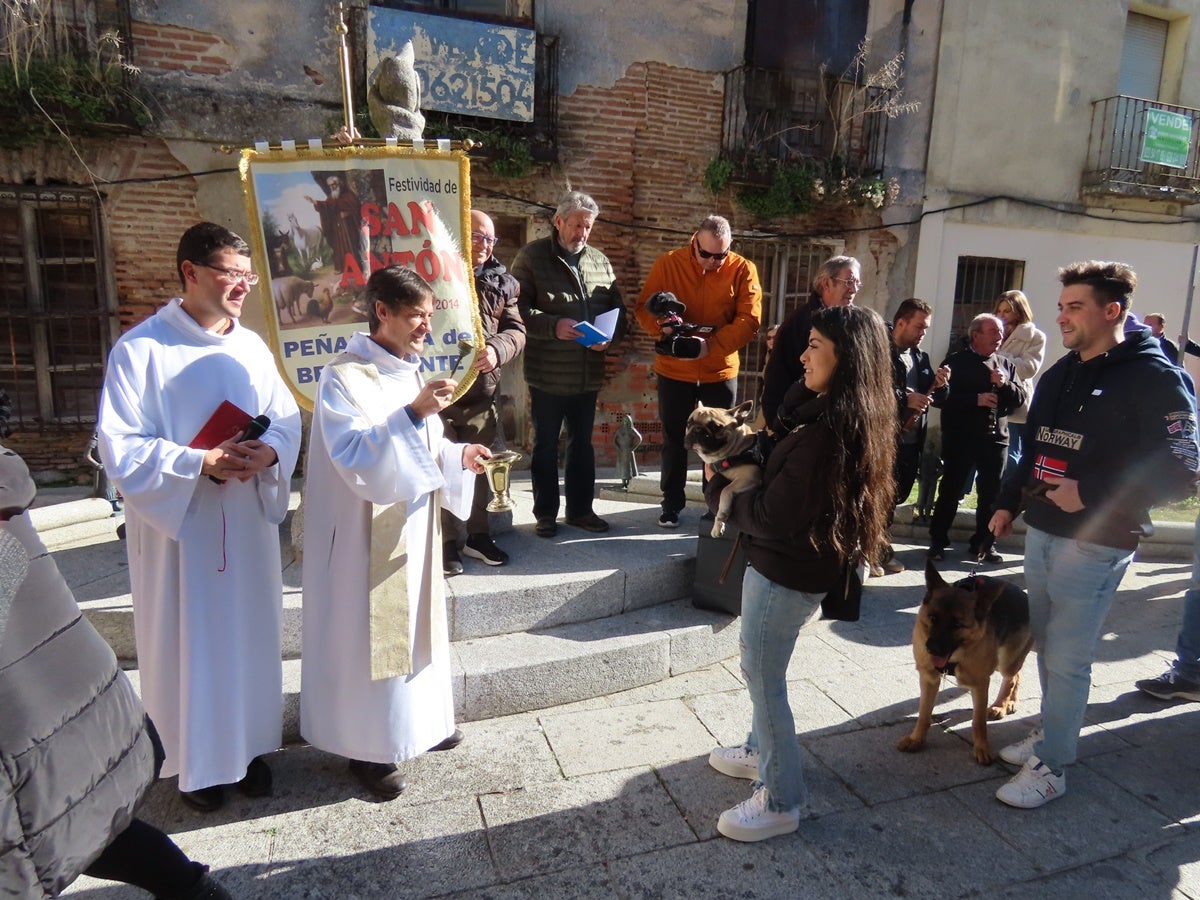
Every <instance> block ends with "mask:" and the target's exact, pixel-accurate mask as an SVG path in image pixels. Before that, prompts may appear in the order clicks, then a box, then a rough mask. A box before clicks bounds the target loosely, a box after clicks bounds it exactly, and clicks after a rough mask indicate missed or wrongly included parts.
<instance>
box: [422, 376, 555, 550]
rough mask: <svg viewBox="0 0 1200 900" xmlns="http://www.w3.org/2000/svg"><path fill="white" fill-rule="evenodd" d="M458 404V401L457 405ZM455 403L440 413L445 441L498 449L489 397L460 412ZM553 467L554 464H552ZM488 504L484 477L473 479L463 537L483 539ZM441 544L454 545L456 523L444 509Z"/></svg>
mask: <svg viewBox="0 0 1200 900" xmlns="http://www.w3.org/2000/svg"><path fill="white" fill-rule="evenodd" d="M460 403H461V401H460ZM459 405H460V404H459V403H456V404H454V405H453V406H448V407H446V409H444V410H442V412H441V413H440V415H441V417H442V423H443V425H444V426H445V429H446V437H447V438H449V439H450V440H452V441H454V442H455V443H459V444H483V445H484V446H486V447H488V448H489V449H491V450H496V449H498V448H497V447H496V444H497V443H500V444H503V443H504V442H503V441H499V442H497V441H496V435H497V434H498V433H499V430H500V429H499V423H498V422H497V421H496V411H495V410H496V407H495V406H494V404H493V402H492V398H491V397H480V398H479V399H478V400H476V401H475V402H474V403H472V404H470V405H469V406H463V407H462V408H461V409H460V408H458V407H459ZM556 465H557V463H556ZM491 500H492V489H491V486H490V485H489V484H488V480H487V475H476V476H475V494H474V496H473V497H472V500H471V513H470V516H469V517H468V518H467V536H468V537H474V536H476V535H483V536H485V537H486V536H487V534H488V512H487V505H488V504H489V503H490V502H491ZM441 517H442V540H443V541H455V542H457V541H458V531H459V527H460V524H461V523H460V522H459V520H458V518H457V517H456V516H455V515H454V513H452V512H450V511H449V510H448V509H443V510H442V511H441Z"/></svg>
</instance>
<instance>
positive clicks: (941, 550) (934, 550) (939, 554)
mask: <svg viewBox="0 0 1200 900" xmlns="http://www.w3.org/2000/svg"><path fill="white" fill-rule="evenodd" d="M925 556H926V557H927V558H929V559H932V560H933V561H934V562H941V561H942V560H944V559H945V558H946V548H945V547H930V548H929V549H928V550H926V551H925Z"/></svg>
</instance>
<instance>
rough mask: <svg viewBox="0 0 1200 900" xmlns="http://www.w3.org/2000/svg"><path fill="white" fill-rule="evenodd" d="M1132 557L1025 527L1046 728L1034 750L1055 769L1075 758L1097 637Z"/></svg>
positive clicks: (1027, 575)
mask: <svg viewBox="0 0 1200 900" xmlns="http://www.w3.org/2000/svg"><path fill="white" fill-rule="evenodd" d="M1132 559H1133V551H1132V550H1121V549H1118V548H1116V547H1104V546H1101V545H1100V544H1091V543H1088V542H1086V541H1077V540H1075V539H1074V538H1064V537H1055V536H1054V535H1051V534H1047V533H1046V532H1044V531H1039V530H1038V529H1036V528H1030V529H1029V531H1028V533H1027V534H1026V535H1025V587H1026V590H1027V591H1028V592H1029V624H1030V627H1031V628H1032V630H1033V642H1034V647H1035V648H1036V649H1037V652H1038V677H1039V678H1040V679H1041V683H1042V728H1043V729H1045V732H1046V735H1045V737H1044V738H1043V739H1042V740H1041V741H1039V742H1038V743H1037V744H1035V745H1034V748H1033V752H1034V753H1035V754H1037V756H1038V758H1039V759H1041V760H1042V761H1043V762H1044V763H1046V765H1048V766H1050V768H1052V769H1054V770H1056V771H1061V770H1062V767H1063V766H1065V765H1067V764H1068V763H1073V762H1074V761H1075V750H1076V747H1077V745H1078V743H1079V730H1080V729H1081V728H1082V727H1083V714H1084V711H1085V710H1086V709H1087V701H1088V692H1089V690H1090V689H1091V686H1092V657H1093V654H1094V653H1095V649H1096V641H1098V640H1099V639H1100V629H1101V628H1102V627H1103V626H1104V619H1105V617H1106V616H1107V615H1108V610H1109V607H1111V606H1112V601H1113V597H1114V596H1115V595H1116V593H1117V587H1118V586H1119V585H1120V584H1121V579H1122V578H1123V577H1124V575H1125V570H1126V569H1127V568H1129V563H1130V561H1131V560H1132Z"/></svg>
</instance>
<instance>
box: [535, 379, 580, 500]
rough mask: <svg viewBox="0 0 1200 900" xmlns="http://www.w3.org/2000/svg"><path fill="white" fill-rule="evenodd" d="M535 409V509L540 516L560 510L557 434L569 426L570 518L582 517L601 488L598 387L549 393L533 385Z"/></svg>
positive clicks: (567, 474)
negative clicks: (596, 444) (595, 441)
mask: <svg viewBox="0 0 1200 900" xmlns="http://www.w3.org/2000/svg"><path fill="white" fill-rule="evenodd" d="M529 409H530V412H531V413H532V415H533V454H532V457H531V459H530V463H529V477H530V481H531V483H532V485H533V515H534V518H536V519H554V518H557V516H558V434H559V432H560V431H562V428H563V425H564V423H565V424H566V426H567V459H566V463H565V464H564V466H563V482H564V484H565V488H566V495H567V518H568V519H577V518H580V517H581V516H586V515H587V514H588V513H590V512H591V511H592V500H593V498H594V495H595V491H596V453H595V451H594V450H593V449H592V428H593V426H594V425H595V422H596V392H595V391H592V392H590V393H586V394H548V393H546V392H545V391H540V390H538V389H537V388H535V387H531V388H530V389H529Z"/></svg>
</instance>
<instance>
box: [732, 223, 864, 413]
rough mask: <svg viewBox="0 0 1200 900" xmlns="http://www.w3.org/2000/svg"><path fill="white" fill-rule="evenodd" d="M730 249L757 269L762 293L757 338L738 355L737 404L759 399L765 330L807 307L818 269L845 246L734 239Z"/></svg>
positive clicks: (813, 242) (798, 241)
mask: <svg viewBox="0 0 1200 900" xmlns="http://www.w3.org/2000/svg"><path fill="white" fill-rule="evenodd" d="M733 249H734V252H736V253H738V254H740V255H742V256H744V257H746V259H748V260H750V261H751V262H752V263H754V265H755V266H756V267H757V268H758V280H759V281H760V282H761V283H762V291H763V299H762V324H761V327H760V328H759V332H758V337H756V338H755V339H754V340H752V341H751V342H750V343H749V344H747V345H746V346H745V347H743V348H742V350H741V354H740V356H741V366H740V369H739V372H738V386H737V397H736V399H737V401H738V402H739V403H740V402H741V401H743V400H754V399H756V398H757V397H758V394H759V390H760V386H761V383H762V370H763V366H764V365H765V364H766V352H767V343H766V341H767V330H768V329H769V328H770V327H771V326H772V325H778V324H779V323H780V322H782V321H783V320H784V319H786V318H787V317H788V315H789V314H790V313H791V312H792V310H794V309H796V308H797V307H800V306H804V305H805V304H807V303H808V300H809V297H810V296H811V295H812V281H813V278H814V277H815V276H816V273H817V269H819V268H820V267H821V263H823V262H825V260H827V259H829V257H831V256H836V255H838V254H839V253H842V252H843V250H844V245H843V244H842V243H841V242H840V241H837V242H832V241H812V240H797V241H791V242H789V241H781V240H779V239H777V238H772V239H769V240H755V239H752V238H737V239H736V240H735V241H734V242H733Z"/></svg>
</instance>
